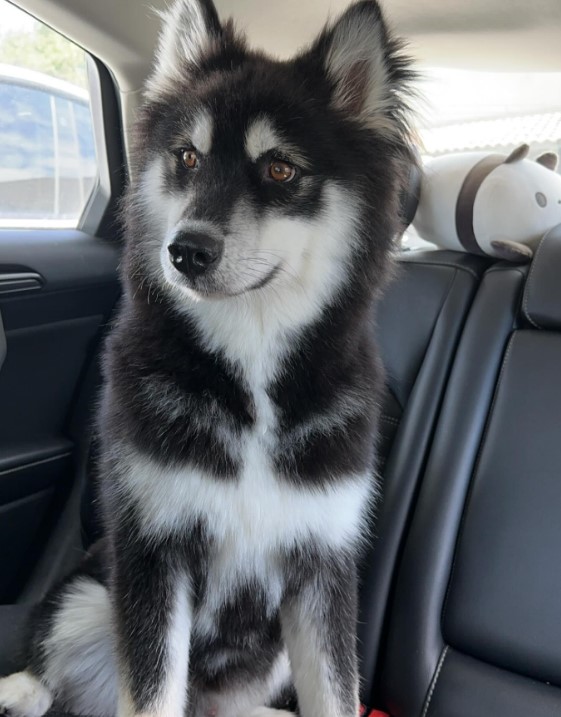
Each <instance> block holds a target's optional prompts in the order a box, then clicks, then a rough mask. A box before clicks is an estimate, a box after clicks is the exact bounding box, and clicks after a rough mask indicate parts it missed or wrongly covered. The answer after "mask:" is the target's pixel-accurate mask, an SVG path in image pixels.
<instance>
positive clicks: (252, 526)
mask: <svg viewBox="0 0 561 717" xmlns="http://www.w3.org/2000/svg"><path fill="white" fill-rule="evenodd" d="M252 394H253V400H254V405H255V422H254V424H253V425H252V427H251V428H248V429H246V430H244V431H243V432H242V434H241V436H238V437H234V436H232V438H231V440H232V441H236V443H237V451H238V455H239V457H240V470H239V474H238V475H237V476H236V477H235V478H233V479H228V480H225V479H224V480H223V479H217V478H215V477H214V476H212V475H209V474H207V473H206V472H205V471H203V470H201V469H198V468H195V467H193V466H191V465H189V463H188V462H186V463H185V464H184V465H177V464H175V465H172V466H170V465H165V464H162V463H161V462H158V461H156V460H152V459H150V458H148V457H146V456H143V455H140V454H138V453H137V452H135V455H134V457H133V458H132V460H130V462H128V465H126V466H125V471H124V474H125V475H126V478H125V485H126V490H127V493H128V494H129V496H130V497H132V498H133V500H134V502H135V504H136V506H137V511H138V514H139V516H140V518H141V522H142V527H143V529H144V530H145V531H146V532H147V533H150V534H152V535H153V536H155V537H156V536H160V537H165V536H166V535H173V534H176V535H180V534H186V533H188V532H189V530H190V528H191V527H192V526H193V525H194V524H196V523H197V524H201V525H203V526H204V528H205V533H206V534H207V535H208V536H209V539H211V540H212V542H213V543H215V544H226V545H229V546H231V547H232V549H235V554H236V556H237V558H238V559H240V560H243V559H244V558H243V556H244V555H246V556H250V555H252V554H253V553H254V552H255V550H256V549H258V552H259V553H260V554H268V555H269V556H270V555H271V554H276V553H281V552H282V553H286V551H289V550H291V549H293V548H294V547H296V546H298V545H302V544H303V543H309V541H314V542H318V543H320V545H321V544H325V545H326V546H329V547H346V546H347V545H348V544H349V543H352V542H353V541H354V539H355V537H356V535H357V533H358V532H359V531H360V527H359V525H358V524H359V520H360V515H361V513H362V511H363V509H364V505H365V501H366V499H367V497H368V493H369V486H370V484H371V480H370V477H369V476H348V477H347V478H345V479H343V480H339V481H337V482H336V483H329V482H328V483H327V484H326V485H325V486H324V487H322V488H321V489H318V487H317V486H309V487H308V486H306V485H301V484H298V483H297V482H296V481H292V480H291V479H290V476H282V475H279V474H278V472H277V471H276V469H275V464H274V461H273V456H274V454H275V450H277V430H278V418H277V410H276V407H275V405H274V404H273V403H272V401H271V400H270V398H269V396H268V394H267V392H266V391H265V389H262V388H256V389H253V391H252Z"/></svg>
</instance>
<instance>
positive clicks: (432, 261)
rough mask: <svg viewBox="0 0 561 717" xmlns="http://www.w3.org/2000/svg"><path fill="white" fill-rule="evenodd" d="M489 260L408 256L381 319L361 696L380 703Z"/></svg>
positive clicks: (449, 255)
mask: <svg viewBox="0 0 561 717" xmlns="http://www.w3.org/2000/svg"><path fill="white" fill-rule="evenodd" d="M488 266H489V261H488V260H486V259H484V258H482V257H477V256H470V255H468V254H462V253H459V252H448V251H425V252H418V253H417V252H415V253H411V254H403V255H402V256H401V258H400V261H399V267H398V271H397V276H396V279H395V280H394V282H393V283H392V284H390V286H389V287H388V289H387V290H386V292H385V294H384V296H383V298H382V302H381V305H380V307H379V310H378V318H377V327H376V330H377V338H378V343H379V346H380V350H381V354H382V359H383V362H384V366H385V368H386V394H385V399H384V403H383V413H382V426H381V429H382V436H381V440H380V445H379V453H380V479H381V483H382V495H381V499H380V502H379V504H378V508H377V514H376V520H375V526H374V529H373V535H372V538H373V540H372V545H371V549H370V550H369V551H368V554H367V555H365V558H364V561H363V565H362V573H361V583H362V584H361V590H360V616H359V625H358V637H359V654H360V658H361V675H362V680H361V689H362V692H361V698H362V700H363V702H364V703H365V704H373V700H374V698H375V683H374V681H373V676H374V675H376V674H377V672H378V658H379V651H380V645H381V643H382V641H383V632H384V622H385V619H386V612H387V605H388V601H389V600H390V599H391V591H392V585H393V581H394V577H395V567H396V564H397V561H398V559H399V555H400V551H401V546H402V541H403V536H404V534H405V532H406V529H407V525H408V521H409V518H410V515H411V510H412V507H413V505H414V501H415V496H416V493H417V490H418V485H419V480H420V477H421V475H422V470H423V467H424V463H425V460H426V456H427V452H428V449H429V446H430V442H431V439H432V434H433V429H434V424H435V423H436V419H437V415H438V411H439V408H440V404H441V400H442V395H443V392H444V388H445V385H446V381H447V379H448V376H449V373H450V369H451V366H452V362H453V359H454V354H455V351H456V348H457V345H458V341H459V338H460V335H461V332H462V328H463V326H464V322H465V318H466V315H467V313H468V311H469V308H470V306H471V303H472V301H473V297H474V295H475V293H476V291H477V288H478V286H479V282H480V279H481V276H482V274H483V272H484V270H485V269H486V267H488Z"/></svg>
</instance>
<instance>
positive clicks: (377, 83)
mask: <svg viewBox="0 0 561 717" xmlns="http://www.w3.org/2000/svg"><path fill="white" fill-rule="evenodd" d="M401 51H402V42H401V41H400V40H399V39H396V38H394V37H393V36H392V34H391V32H390V30H389V29H388V26H387V25H386V22H385V20H384V17H383V15H382V11H381V9H380V6H379V5H378V3H377V2H376V0H363V2H358V3H356V4H355V5H351V7H350V8H349V9H348V10H347V11H346V12H345V13H344V14H343V15H342V16H341V17H340V18H339V20H338V21H337V22H336V23H335V24H334V25H332V26H328V27H327V28H325V30H324V31H323V33H322V34H321V35H320V37H319V38H318V39H317V41H316V43H315V45H314V47H313V48H312V54H313V55H315V56H316V57H317V56H318V53H319V56H320V58H321V61H322V64H323V69H324V71H325V72H326V74H327V76H328V78H329V79H330V80H331V82H332V83H333V103H334V105H335V106H337V107H338V108H339V109H341V110H343V111H344V112H345V113H346V114H348V115H349V116H351V117H353V118H355V119H357V120H359V121H360V122H362V123H364V124H365V125H367V126H368V127H371V128H372V129H377V130H379V131H390V132H392V133H394V132H395V130H396V129H401V128H402V127H401V126H399V125H400V122H399V120H402V119H403V114H404V110H405V109H406V102H405V100H404V98H403V92H404V90H405V89H406V88H407V86H408V84H409V82H410V81H411V80H412V79H414V73H413V72H412V70H411V69H410V61H409V59H408V58H407V57H405V56H404V55H403V54H402V52H401ZM396 120H398V122H397V125H398V126H396Z"/></svg>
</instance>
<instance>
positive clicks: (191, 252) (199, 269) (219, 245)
mask: <svg viewBox="0 0 561 717" xmlns="http://www.w3.org/2000/svg"><path fill="white" fill-rule="evenodd" d="M168 251H169V256H170V260H171V263H172V264H173V265H174V267H175V268H176V269H177V271H180V272H181V273H182V274H185V276H187V277H189V278H190V279H195V278H196V277H198V276H201V275H202V274H204V273H206V272H207V271H210V270H211V269H215V268H216V267H217V266H218V264H219V263H220V259H221V258H222V254H223V252H224V242H223V241H221V240H219V239H215V238H214V237H211V236H209V235H208V234H201V233H198V232H181V233H180V234H177V236H176V237H175V239H174V240H173V242H172V243H171V244H170V245H169V246H168Z"/></svg>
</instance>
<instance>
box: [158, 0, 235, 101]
mask: <svg viewBox="0 0 561 717" xmlns="http://www.w3.org/2000/svg"><path fill="white" fill-rule="evenodd" d="M158 14H159V15H160V17H161V18H162V21H163V27H162V31H161V33H160V37H159V40H158V48H157V51H156V62H155V66H154V69H153V71H152V74H151V75H150V77H149V79H148V81H147V83H146V93H147V95H148V97H157V96H158V94H160V93H162V92H165V91H167V90H172V89H173V87H174V86H176V84H175V83H176V82H177V80H181V79H182V78H185V76H186V75H189V74H190V73H191V72H192V71H193V70H194V69H196V68H197V66H198V65H199V63H200V61H201V58H202V57H203V56H204V55H205V53H206V52H208V51H209V50H210V49H211V48H212V47H213V46H215V45H216V43H217V41H219V40H220V38H221V37H222V26H221V24H220V20H219V19H218V13H217V12H216V8H215V7H214V4H213V2H212V0H174V2H173V4H172V5H171V6H170V7H169V8H168V9H167V10H165V11H164V12H161V13H158Z"/></svg>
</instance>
